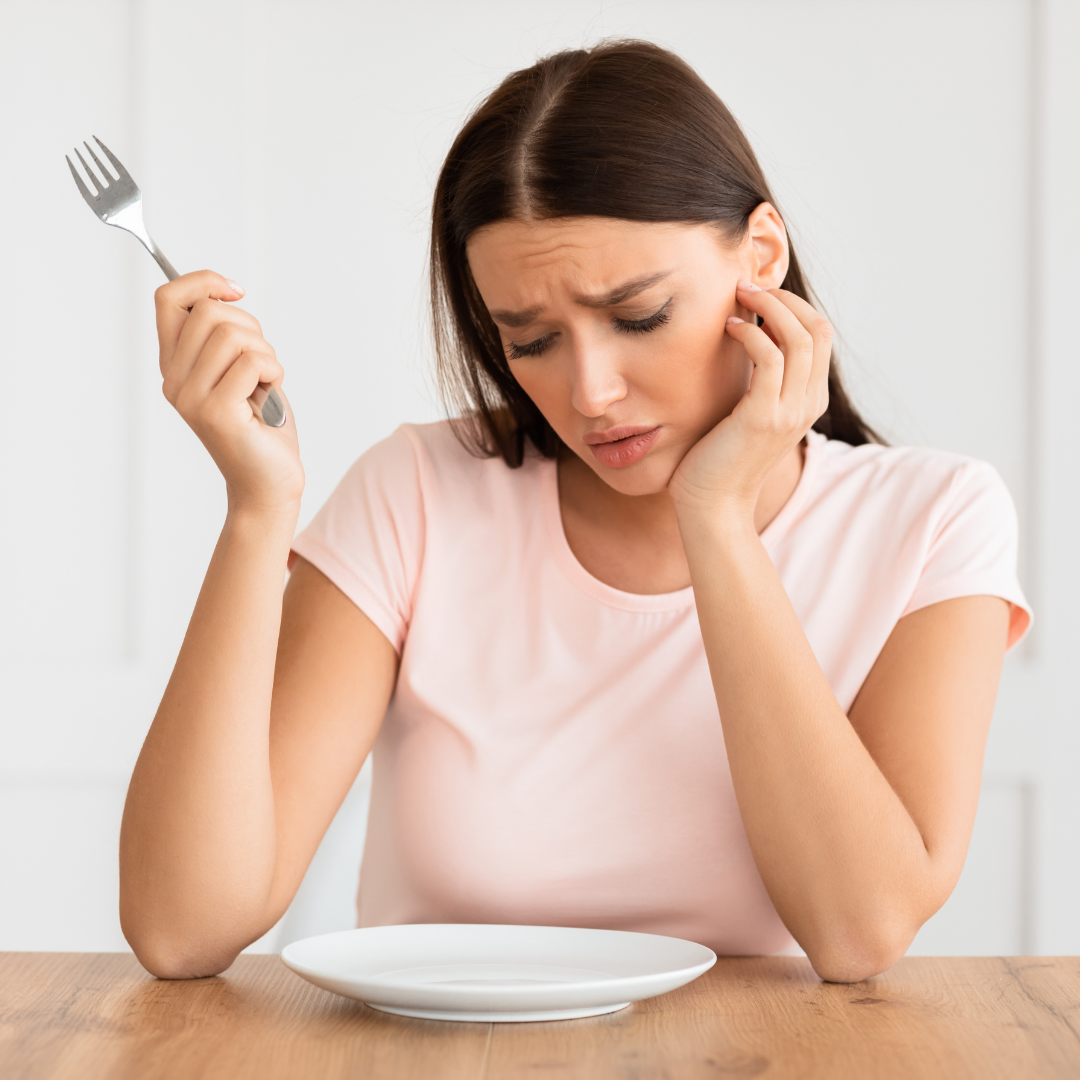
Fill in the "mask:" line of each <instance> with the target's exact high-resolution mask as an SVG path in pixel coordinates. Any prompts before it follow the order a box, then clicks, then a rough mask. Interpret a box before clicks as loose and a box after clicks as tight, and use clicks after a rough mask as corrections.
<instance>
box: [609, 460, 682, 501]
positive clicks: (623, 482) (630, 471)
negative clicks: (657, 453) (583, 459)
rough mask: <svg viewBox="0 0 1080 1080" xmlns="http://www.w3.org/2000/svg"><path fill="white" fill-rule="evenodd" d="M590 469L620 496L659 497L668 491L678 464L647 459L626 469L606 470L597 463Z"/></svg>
mask: <svg viewBox="0 0 1080 1080" xmlns="http://www.w3.org/2000/svg"><path fill="white" fill-rule="evenodd" d="M590 467H591V468H592V470H593V472H595V473H596V475H597V476H599V477H600V479H601V480H603V481H604V483H605V484H607V486H608V487H609V488H613V489H614V490H615V491H617V492H619V494H620V495H657V494H659V493H660V492H661V491H666V490H667V486H668V484H670V483H671V478H672V476H674V475H675V469H676V467H677V463H676V465H672V464H670V463H668V462H665V461H663V460H662V459H659V458H658V459H657V460H656V461H650V460H649V458H648V457H646V458H644V459H643V460H642V461H639V462H637V463H635V464H634V465H630V466H628V467H627V468H625V469H605V468H604V467H603V466H598V465H596V464H595V462H594V463H591V464H590Z"/></svg>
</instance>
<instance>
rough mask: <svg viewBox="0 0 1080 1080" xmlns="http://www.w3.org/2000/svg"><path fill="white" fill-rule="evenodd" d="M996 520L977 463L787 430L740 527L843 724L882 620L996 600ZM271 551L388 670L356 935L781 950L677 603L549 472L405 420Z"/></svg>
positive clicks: (686, 598) (437, 427)
mask: <svg viewBox="0 0 1080 1080" xmlns="http://www.w3.org/2000/svg"><path fill="white" fill-rule="evenodd" d="M1016 531H1017V530H1016V516H1015V512H1014V510H1013V505H1012V501H1011V499H1010V497H1009V494H1008V492H1007V490H1006V489H1005V486H1004V484H1003V483H1002V482H1001V480H1000V478H999V477H998V475H997V473H995V471H994V470H993V469H992V468H991V467H990V466H989V465H986V464H983V463H982V462H979V461H973V460H971V459H969V458H963V457H959V456H957V455H955V454H947V453H942V452H939V451H934V450H922V449H910V448H904V447H897V448H889V447H881V446H860V447H857V448H852V447H850V446H848V445H847V444H845V443H841V442H832V441H829V440H826V439H825V438H824V437H823V436H821V435H818V434H816V433H814V432H811V433H810V435H809V437H808V440H807V450H806V458H805V465H804V467H803V473H802V477H801V479H800V481H799V484H798V486H797V488H796V489H795V492H794V494H793V495H792V496H791V498H790V500H789V501H788V503H787V505H786V506H785V507H784V508H783V510H781V512H780V513H779V515H778V516H777V517H776V519H775V520H774V521H773V522H772V523H771V524H770V525H769V527H768V528H767V529H766V530H765V532H764V533H763V534H762V537H761V539H762V542H763V543H764V544H765V547H766V549H767V550H768V552H769V555H770V557H771V558H772V561H773V563H774V565H775V566H776V568H777V570H778V571H779V573H780V576H781V579H782V580H783V583H784V587H785V588H786V590H787V593H788V596H789V597H790V598H791V602H792V604H793V605H794V607H795V611H796V612H797V613H798V616H799V619H800V621H801V623H802V626H803V629H804V630H805V631H806V635H807V637H808V639H809V641H810V644H811V646H812V647H813V650H814V653H815V655H816V656H817V658H818V661H819V662H820V664H821V667H822V669H823V670H824V672H825V675H826V677H827V678H828V680H829V683H830V685H831V686H832V688H833V690H834V692H835V693H836V697H837V700H838V701H839V703H840V706H841V707H842V708H843V709H844V710H845V711H847V710H848V709H849V708H850V706H851V703H852V701H853V700H854V698H855V695H856V693H857V692H858V690H859V687H860V686H861V685H862V682H863V680H864V679H865V677H866V675H867V673H868V672H869V670H870V668H871V666H872V664H873V663H874V660H875V658H876V657H877V655H878V653H879V652H880V650H881V648H882V646H883V645H884V644H885V641H886V639H887V638H888V636H889V633H890V632H891V631H892V629H893V627H894V626H895V625H896V622H897V620H898V619H900V618H901V617H902V616H904V615H906V614H908V613H909V612H911V611H915V610H916V609H918V608H921V607H924V606H926V605H928V604H933V603H936V602H937V601H940V600H946V599H949V598H950V597H957V596H967V595H973V594H990V595H994V596H1001V597H1004V598H1005V599H1006V600H1008V601H1009V602H1010V603H1011V604H1012V619H1011V624H1010V628H1009V643H1010V645H1012V644H1014V643H1015V642H1016V641H1017V640H1019V638H1020V637H1021V636H1022V635H1023V633H1024V632H1025V630H1026V629H1027V626H1028V623H1029V621H1030V615H1029V613H1028V610H1027V606H1026V602H1025V600H1024V597H1023V594H1022V593H1021V591H1020V586H1019V584H1018V582H1017V578H1016ZM293 547H294V549H295V550H296V551H297V552H298V553H299V554H300V555H302V556H303V557H304V558H305V559H307V560H309V561H310V562H311V563H313V564H314V565H315V566H316V567H318V568H319V569H320V570H321V571H322V572H323V573H324V574H326V575H327V576H328V577H329V578H330V579H331V580H332V581H333V582H334V583H335V584H336V585H337V586H338V587H339V588H340V589H341V590H342V591H343V592H344V593H345V594H346V595H347V596H349V597H350V598H351V599H352V600H353V601H354V602H355V603H356V604H357V605H358V606H359V607H360V608H361V609H362V610H363V611H364V612H365V614H367V616H368V617H369V618H370V619H371V620H372V621H373V622H374V623H375V625H376V626H377V627H379V629H380V630H381V631H382V632H383V633H384V634H385V635H386V637H387V638H388V639H389V640H390V641H391V642H392V644H393V645H394V647H395V649H397V650H398V652H399V653H400V656H401V668H400V673H399V675H398V681H397V687H396V690H395V692H394V696H393V699H392V700H391V702H390V707H389V709H388V711H387V714H386V718H385V720H384V722H383V725H382V729H381V731H380V733H379V736H378V739H377V741H376V743H375V750H374V781H373V788H372V802H371V816H370V821H369V825H368V836H367V843H366V847H365V850H364V859H363V867H362V871H361V876H360V892H359V898H358V907H359V921H360V925H361V926H378V925H385V924H392V923H419V922H497V923H532V924H547V925H563V926H587V927H607V928H612V929H623V930H640V931H646V932H652V933H659V934H672V935H675V936H677V937H683V938H689V939H691V940H693V941H698V942H701V943H703V944H705V945H708V946H709V947H711V948H712V949H714V950H715V951H716V952H717V953H720V954H728V955H733V954H734V955H738V954H770V953H780V952H794V951H798V947H797V945H796V944H795V942H794V939H793V938H792V937H791V935H790V934H789V933H788V931H787V928H786V927H785V926H784V924H783V923H782V922H781V920H780V918H779V916H778V915H777V913H776V910H775V908H774V907H773V905H772V902H771V901H770V900H769V897H768V894H767V893H766V891H765V888H764V885H763V884H762V881H761V877H760V875H759V874H758V871H757V868H756V866H755V865H754V860H753V857H752V855H751V853H750V847H749V844H748V843H747V839H746V834H745V832H744V830H743V826H742V821H741V819H740V816H739V808H738V805H737V804H736V801H735V793H734V790H733V788H732V784H731V775H730V772H729V769H728V763H727V757H726V754H725V751H724V739H723V734H722V731H721V726H720V718H719V715H718V712H717V707H716V698H715V696H714V694H713V690H712V685H711V683H710V679H709V669H708V664H707V662H706V658H705V650H704V647H703V645H702V642H701V633H700V630H699V628H698V622H697V613H696V610H695V607H694V597H693V591H692V590H691V589H689V588H687V589H683V590H681V591H679V592H674V593H666V594H662V595H655V596H643V595H637V594H633V593H626V592H621V591H620V590H618V589H613V588H611V587H610V586H608V585H605V584H603V583H602V582H600V581H598V580H597V579H596V578H594V577H593V576H592V575H591V574H589V573H588V572H587V571H586V570H585V569H584V568H583V567H582V566H581V564H580V563H579V562H578V561H577V559H576V558H575V557H574V555H573V553H572V552H571V550H570V548H569V546H568V544H567V542H566V537H565V535H564V533H563V529H562V520H561V516H560V512H559V501H558V488H557V481H556V466H555V462H554V461H551V460H547V459H543V458H541V457H540V456H539V455H537V454H535V453H532V454H530V456H528V457H527V459H526V461H525V464H524V465H523V466H522V467H521V468H520V469H509V468H507V466H506V465H505V464H504V463H503V461H502V460H501V459H500V458H491V459H486V460H484V459H479V458H476V457H473V456H472V455H470V454H469V453H468V452H467V451H466V450H464V449H463V448H462V446H461V445H460V444H459V443H458V441H457V439H456V438H455V437H454V434H453V431H452V430H451V426H450V423H448V422H443V423H438V424H430V425H416V426H414V425H406V426H404V427H401V428H399V429H398V430H397V431H396V432H395V433H394V434H393V435H392V436H390V438H388V439H386V440H385V441H384V442H381V443H379V444H378V445H376V446H374V447H372V448H371V449H370V450H369V451H368V452H367V453H366V454H364V455H363V457H361V458H360V460H359V461H357V462H356V464H355V465H354V466H353V467H352V468H351V469H350V470H349V472H348V473H347V474H346V476H345V478H344V479H343V480H342V482H341V484H340V485H339V486H338V488H337V490H336V491H335V492H334V494H333V495H332V496H331V498H330V500H329V501H328V502H327V504H326V505H325V506H324V507H323V508H322V510H320V511H319V513H318V515H317V516H316V517H315V519H314V521H313V522H312V523H311V525H310V526H309V527H308V528H307V529H306V530H305V531H304V532H303V533H301V535H300V536H298V537H297V539H296V541H295V543H294V545H293Z"/></svg>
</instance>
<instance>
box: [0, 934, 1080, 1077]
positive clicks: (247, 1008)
mask: <svg viewBox="0 0 1080 1080" xmlns="http://www.w3.org/2000/svg"><path fill="white" fill-rule="evenodd" d="M0 1076H2V1077H3V1078H4V1080H54V1078H55V1080H59V1078H61V1077H63V1078H68V1077H71V1078H76V1077H77V1078H79V1080H97V1078H99V1077H100V1078H106V1077H108V1078H109V1080H128V1078H131V1080H135V1078H138V1080H155V1078H158V1077H169V1078H178V1080H186V1078H188V1077H190V1078H195V1077H199V1078H200V1080H205V1078H215V1080H216V1078H222V1080H224V1078H228V1080H241V1078H252V1080H255V1078H258V1080H276V1078H278V1077H281V1078H286V1077H288V1078H289V1080H305V1078H308V1077H311V1078H315V1077H318V1078H320V1080H336V1078H345V1077H388V1078H393V1080H412V1078H423V1080H442V1078H446V1080H451V1078H453V1080H457V1078H466V1077H467V1078H469V1080H481V1078H484V1080H501V1078H504V1077H505V1078H509V1077H530V1078H536V1077H558V1078H560V1080H561V1078H567V1077H581V1078H585V1077H588V1078H590V1080H591V1078H596V1077H614V1078H620V1080H623V1078H625V1080H652V1078H655V1080H698V1078H706V1077H708V1078H720V1077H769V1078H775V1080H786V1078H789V1077H791V1078H795V1077H798V1078H800V1080H804V1078H813V1077H829V1078H834V1080H835V1078H846V1077H853V1078H854V1077H858V1078H860V1080H871V1078H879V1077H880V1078H892V1077H896V1078H904V1080H912V1078H920V1080H921V1078H936V1077H941V1078H948V1080H960V1078H965V1077H972V1078H976V1077H977V1078H979V1080H987V1078H994V1077H1003V1078H1004V1077H1008V1078H1009V1080H1036V1078H1042V1077H1054V1078H1058V1077H1060V1078H1062V1080H1064V1078H1068V1080H1076V1078H1077V1077H1080V958H1073V957H1070V958H1051V957H1029V958H1000V957H998V958H983V957H979V958H963V959H943V958H938V957H916V958H911V959H907V960H902V961H901V962H900V963H899V964H897V965H896V967H895V968H893V969H892V971H890V972H888V973H887V974H886V975H883V976H880V977H879V978H876V979H872V980H869V981H867V982H863V983H858V984H855V985H852V986H839V985H831V984H826V983H822V982H821V981H820V980H819V979H818V978H817V976H815V975H814V973H813V971H812V970H811V968H810V966H809V964H808V963H807V961H806V960H802V959H795V958H776V957H773V958H738V959H723V960H720V961H719V962H718V963H717V965H716V967H714V968H713V969H712V971H710V972H708V973H707V974H706V975H704V976H702V978H700V979H698V980H697V981H696V982H694V983H691V984H690V985H689V986H686V987H683V988H682V989H680V990H676V991H674V992H672V993H670V994H665V995H663V996H661V997H658V998H652V999H651V1000H649V1001H644V1002H640V1003H638V1004H637V1005H633V1006H631V1007H630V1008H629V1009H625V1010H624V1011H622V1012H620V1013H614V1014H612V1015H610V1016H602V1017H596V1018H593V1019H589V1020H568V1021H561V1022H558V1023H546V1024H452V1023H439V1022H435V1021H427V1020H410V1019H407V1018H404V1017H396V1016H389V1015H386V1014H384V1013H379V1012H376V1011H375V1010H373V1009H369V1008H368V1007H367V1006H365V1005H362V1004H360V1003H359V1002H355V1001H350V1000H347V999H346V998H341V997H337V996H336V995H334V994H331V993H328V992H326V991H324V990H319V989H316V988H315V987H314V986H311V985H310V984H308V983H306V982H304V981H303V980H302V979H300V978H299V977H297V976H296V975H294V974H293V973H292V972H290V971H289V970H288V969H287V968H286V967H285V966H284V965H283V964H282V963H281V961H280V960H278V958H277V957H275V956H242V957H241V958H240V959H239V960H238V961H237V962H236V963H235V964H234V965H233V966H232V968H230V969H229V971H228V972H226V974H225V975H223V976H220V977H218V978H213V979H199V980H194V981H190V982H160V981H158V980H156V979H153V978H151V977H150V976H149V975H147V974H146V973H145V972H144V971H143V970H142V969H141V968H140V967H139V965H138V963H137V962H136V961H135V959H134V957H132V956H130V955H125V954H120V953H116V954H113V953H106V954H84V953H6V954H2V955H0Z"/></svg>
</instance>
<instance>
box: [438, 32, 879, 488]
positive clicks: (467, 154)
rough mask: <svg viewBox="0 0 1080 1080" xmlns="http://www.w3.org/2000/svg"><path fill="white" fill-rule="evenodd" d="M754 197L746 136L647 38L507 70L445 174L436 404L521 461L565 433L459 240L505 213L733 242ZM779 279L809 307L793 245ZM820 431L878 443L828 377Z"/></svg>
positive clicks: (762, 193)
mask: <svg viewBox="0 0 1080 1080" xmlns="http://www.w3.org/2000/svg"><path fill="white" fill-rule="evenodd" d="M763 202H769V203H772V204H773V205H774V206H775V205H776V201H775V199H773V196H772V193H771V192H770V191H769V185H768V184H767V183H766V181H765V176H764V174H763V172H762V171H761V166H760V165H759V164H758V161H757V158H756V157H755V156H754V152H753V150H752V149H751V148H750V143H749V142H748V141H747V138H746V136H745V135H744V134H743V132H742V129H741V128H740V127H739V125H738V123H736V121H735V118H734V117H733V116H732V115H731V113H730V112H728V110H727V108H726V107H725V106H724V103H723V102H722V101H721V100H720V99H719V98H718V97H717V96H716V94H715V93H713V91H712V90H711V89H710V88H709V87H708V86H707V85H706V84H705V82H704V81H703V80H702V79H701V78H700V76H698V74H697V73H696V72H695V71H694V70H693V69H692V68H691V67H690V66H689V65H688V64H686V63H685V62H684V61H683V60H680V59H679V57H677V56H675V55H674V54H673V53H670V52H668V51H667V50H665V49H661V48H660V47H659V46H657V45H652V44H650V43H649V42H645V41H615V42H607V43H604V44H601V45H598V46H596V47H594V48H592V49H573V50H568V51H566V52H560V53H555V54H554V55H552V56H548V57H546V58H545V59H543V60H541V61H539V62H538V63H537V64H534V65H533V66H532V67H531V68H526V69H525V70H523V71H516V72H514V74H512V75H510V76H508V77H507V78H506V79H504V80H503V82H502V83H500V85H499V86H498V87H497V88H496V89H495V90H494V92H493V93H492V94H490V95H489V97H488V98H487V99H486V100H485V101H484V102H483V103H482V104H481V105H480V107H479V108H478V109H476V111H475V112H474V113H473V114H472V116H470V117H469V119H468V120H467V121H466V123H465V126H464V127H463V128H462V130H461V132H460V134H459V135H458V137H457V138H456V139H455V140H454V144H453V146H451V148H450V153H449V154H448V155H447V158H446V162H445V164H444V165H443V167H442V171H441V173H440V174H439V179H438V183H437V184H436V186H435V202H434V209H433V212H432V223H431V292H432V314H433V321H434V333H435V350H436V357H437V362H438V376H439V385H440V388H441V390H442V392H443V397H444V400H445V401H446V402H447V404H448V405H449V406H451V407H453V408H456V409H458V410H460V411H461V412H462V413H463V414H465V415H467V416H471V417H473V418H475V420H476V421H477V422H478V423H477V424H476V425H475V427H474V428H472V429H471V436H470V435H469V434H468V433H466V439H467V440H468V441H469V442H470V446H471V448H472V449H473V450H474V451H475V452H478V453H480V454H483V455H485V456H494V455H496V454H501V455H502V457H503V458H504V460H505V461H506V463H507V464H508V465H509V466H511V467H512V468H514V467H517V466H518V465H520V464H521V462H522V460H523V458H524V454H525V439H526V438H528V439H529V440H530V441H531V442H532V443H533V444H534V445H535V446H536V448H537V449H538V450H539V451H540V453H541V454H543V455H545V456H546V457H554V456H555V455H556V454H557V453H558V449H559V446H560V440H559V438H558V436H557V435H556V434H555V432H554V430H553V429H552V428H551V425H550V424H548V422H547V421H546V420H545V419H544V417H543V415H542V414H541V412H540V410H539V409H538V408H537V407H536V406H535V405H534V404H533V402H532V400H531V399H530V398H529V397H528V395H527V394H526V393H525V392H524V391H523V390H522V389H521V387H520V386H519V385H518V383H517V380H516V379H515V378H514V377H513V375H512V374H511V373H510V367H509V365H508V363H507V360H506V354H505V352H504V350H503V346H502V343H501V341H500V339H499V332H498V330H497V329H496V327H495V324H494V322H492V320H491V316H490V315H489V314H488V311H487V308H486V307H485V305H484V301H483V300H482V299H481V297H480V293H479V291H478V290H477V288H476V284H475V282H474V281H473V277H472V272H471V271H470V269H469V263H468V259H467V257H466V252H465V244H466V241H467V240H468V238H469V236H470V235H471V234H472V233H473V232H474V231H475V230H476V229H479V228H481V227H482V226H484V225H490V224H492V223H493V222H496V221H501V220H505V219H507V218H514V217H518V218H532V219H543V218H555V217H578V216H589V215H594V216H602V217H614V218H622V219H624V220H629V221H655V222H662V221H667V222H696V223H702V224H712V225H715V226H717V227H718V228H719V229H720V230H721V232H722V234H723V235H724V237H725V238H727V239H728V240H729V241H732V242H736V243H737V242H739V241H741V240H742V239H743V238H744V237H745V235H746V230H747V228H748V219H749V217H750V214H751V212H752V211H753V210H754V208H755V207H757V206H758V205H760V204H761V203H763ZM789 259H790V261H789V265H788V272H787V276H786V277H785V278H784V281H783V284H782V287H783V288H785V289H788V290H790V291H791V292H793V293H795V294H796V295H797V296H801V297H802V298H803V299H805V300H807V301H810V302H813V294H812V292H811V290H810V288H809V285H808V284H807V282H806V279H805V278H804V277H803V273H802V269H801V268H800V266H799V261H798V259H797V258H796V257H795V252H794V250H790V253H789ZM814 429H815V430H816V431H820V432H822V433H823V434H824V435H827V436H829V437H830V438H833V439H841V440H843V441H844V442H847V443H851V444H852V445H860V444H862V443H866V442H872V441H873V442H880V441H881V440H880V439H879V438H878V436H877V435H876V434H875V432H874V431H873V429H872V428H870V427H869V426H868V425H867V423H866V422H865V421H864V420H863V419H862V417H861V416H859V414H858V412H856V410H855V407H854V406H853V405H852V403H851V401H850V399H849V398H848V396H847V394H846V393H845V391H844V387H843V384H842V383H841V381H840V375H839V373H838V372H837V370H836V367H835V365H833V366H831V367H830V370H829V407H828V409H827V410H826V412H825V413H824V415H823V416H821V418H820V419H819V420H818V421H817V422H816V423H815V424H814Z"/></svg>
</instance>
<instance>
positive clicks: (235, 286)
mask: <svg viewBox="0 0 1080 1080" xmlns="http://www.w3.org/2000/svg"><path fill="white" fill-rule="evenodd" d="M225 284H226V285H228V286H229V288H230V289H232V291H233V292H234V293H239V294H240V295H241V296H243V295H244V293H245V292H246V290H245V289H244V286H243V285H241V284H240V282H239V281H233V279H232V278H226V279H225Z"/></svg>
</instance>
